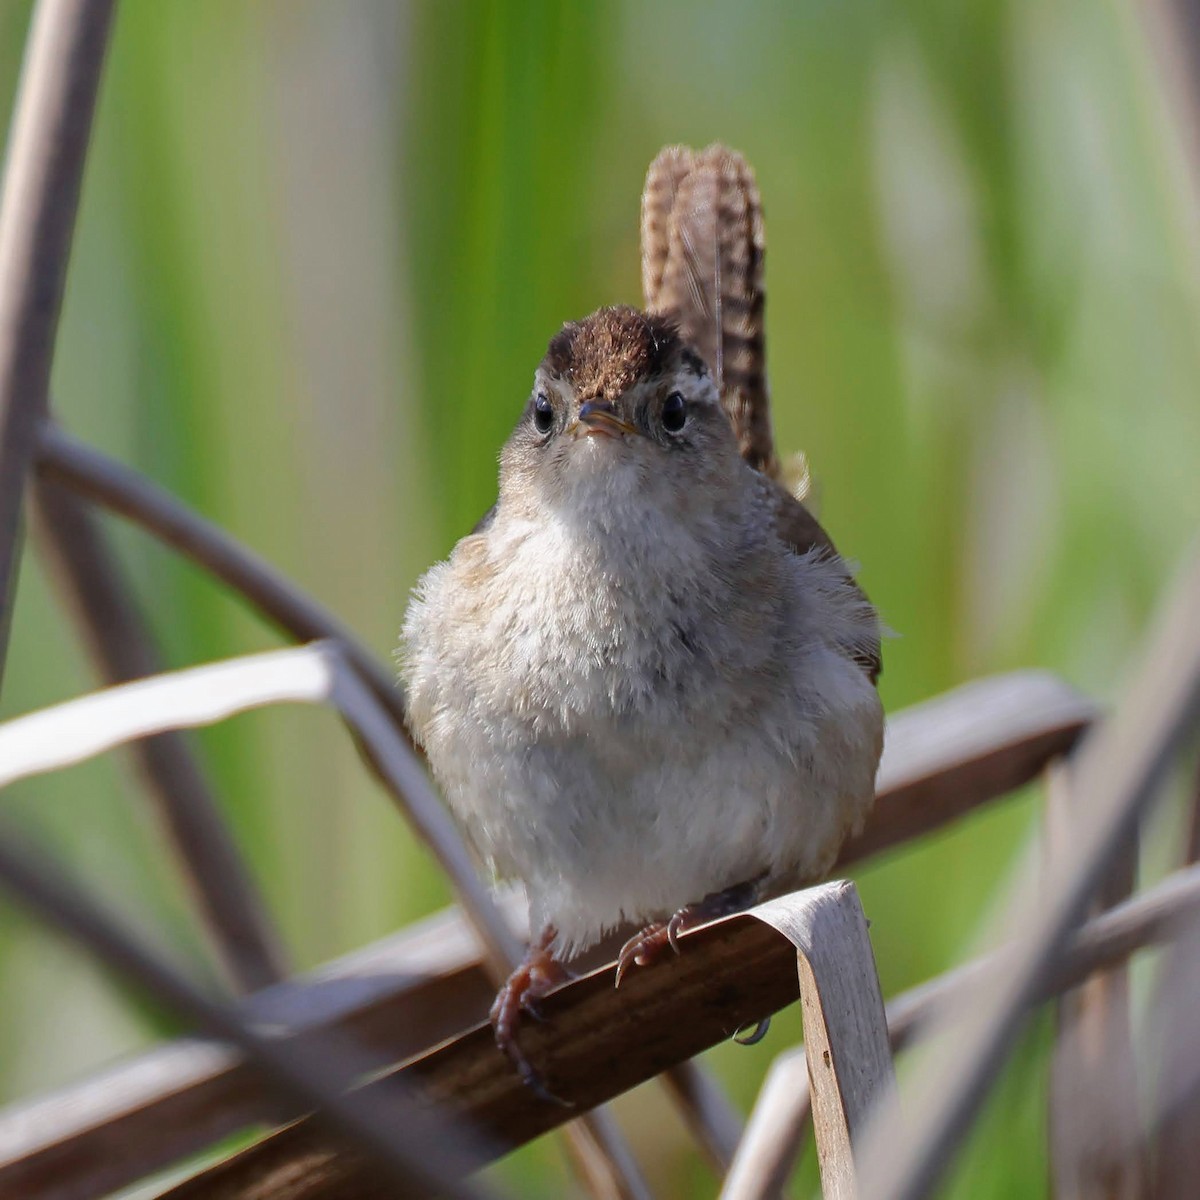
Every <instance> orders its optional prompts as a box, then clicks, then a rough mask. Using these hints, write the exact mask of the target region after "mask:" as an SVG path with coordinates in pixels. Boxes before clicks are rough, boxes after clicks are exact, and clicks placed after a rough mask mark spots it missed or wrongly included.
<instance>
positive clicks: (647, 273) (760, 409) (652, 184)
mask: <svg viewBox="0 0 1200 1200" xmlns="http://www.w3.org/2000/svg"><path fill="white" fill-rule="evenodd" d="M763 257H764V241H763V220H762V203H761V200H760V198H759V194H758V185H757V184H756V183H755V181H754V172H753V171H751V170H750V167H749V165H748V164H747V162H746V160H745V159H744V158H742V156H741V155H740V154H738V153H737V152H736V151H734V150H730V149H728V148H726V147H725V146H719V145H715V146H709V147H708V149H706V150H702V151H699V152H694V151H691V150H689V149H688V148H687V147H685V146H669V147H667V149H665V150H664V151H662V153H661V154H659V156H658V157H657V158H656V159H655V160H654V162H653V163H651V165H650V170H649V171H648V172H647V175H646V188H645V191H644V192H643V195H642V290H643V292H644V293H645V299H646V308H647V310H648V311H650V312H653V313H664V314H666V315H668V316H670V317H671V318H672V319H673V320H674V321H675V322H676V323H677V324H678V325H679V328H680V332H681V333H682V334H683V336H684V339H685V340H686V341H687V342H688V343H690V344H691V345H692V346H693V347H695V349H696V350H697V351H698V352H699V353H700V354H701V356H702V357H703V358H704V360H705V361H706V362H707V363H708V366H709V369H710V370H711V371H712V373H713V378H714V379H715V380H716V383H717V389H718V391H719V392H720V394H721V403H722V404H723V405H724V407H725V411H726V413H727V414H728V416H729V420H730V422H731V424H732V425H733V428H734V432H735V433H736V434H737V438H738V445H739V447H740V449H741V452H742V457H743V458H744V459H745V460H746V461H747V462H748V463H750V465H751V466H752V467H754V468H755V469H756V470H758V471H761V472H762V473H763V474H764V475H769V476H770V477H771V478H772V479H775V478H777V477H778V475H779V460H778V459H777V458H776V455H775V445H774V439H773V437H772V434H771V415H770V405H769V402H768V397H767V382H766V357H765V347H764V339H763V306H764V301H765V294H764V291H763Z"/></svg>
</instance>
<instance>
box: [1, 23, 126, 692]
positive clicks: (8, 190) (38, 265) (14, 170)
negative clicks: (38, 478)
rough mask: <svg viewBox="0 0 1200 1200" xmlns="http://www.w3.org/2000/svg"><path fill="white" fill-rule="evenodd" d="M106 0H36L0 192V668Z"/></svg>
mask: <svg viewBox="0 0 1200 1200" xmlns="http://www.w3.org/2000/svg"><path fill="white" fill-rule="evenodd" d="M112 9H113V5H112V0H40V3H39V4H38V5H37V8H36V9H35V11H34V14H33V22H32V25H31V27H30V33H29V40H28V42H27V44H26V50H25V62H24V66H23V67H22V71H21V82H20V85H19V88H18V91H17V100H16V106H15V109H14V115H13V123H12V130H11V133H10V135H9V144H8V165H7V168H6V170H5V173H4V188H3V193H2V195H0V679H2V678H3V673H4V660H5V655H6V651H7V648H8V631H9V626H10V624H11V621H12V605H13V599H14V596H15V593H16V577H17V567H18V564H19V560H20V532H21V508H22V503H23V497H24V492H25V483H26V477H27V476H28V474H29V470H30V468H31V466H32V464H33V460H34V456H35V453H36V449H37V435H38V429H39V427H40V425H41V422H42V420H43V418H44V416H45V414H46V410H47V407H48V404H49V399H48V397H49V387H50V364H51V361H52V359H53V357H54V338H55V334H56V332H57V329H58V315H59V311H60V309H61V307H62V297H63V288H64V286H65V283H66V277H67V260H68V258H69V256H70V252H71V235H72V232H73V230H74V228H75V213H76V209H77V208H78V205H79V189H80V183H81V180H82V178H83V163H84V158H85V157H86V154H87V146H88V139H89V136H90V134H91V128H92V114H93V112H94V110H95V105H96V93H97V90H98V89H99V86H100V73H101V68H102V66H103V63H104V51H105V47H106V45H107V43H108V30H109V24H110V22H111V19H112Z"/></svg>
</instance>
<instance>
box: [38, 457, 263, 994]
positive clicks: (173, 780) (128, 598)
mask: <svg viewBox="0 0 1200 1200" xmlns="http://www.w3.org/2000/svg"><path fill="white" fill-rule="evenodd" d="M35 498H36V504H35V508H34V512H35V516H36V518H37V519H38V526H39V532H40V533H41V535H42V536H41V538H40V539H39V540H40V542H41V544H42V547H43V549H44V551H45V553H46V556H47V557H48V559H49V561H50V565H51V569H52V571H53V573H54V574H55V575H56V576H57V578H58V579H59V581H60V585H61V586H60V592H61V594H62V595H63V596H64V599H65V601H66V603H67V605H68V607H69V609H70V611H71V615H72V616H73V617H74V620H75V623H76V625H77V626H78V628H79V630H80V633H81V635H82V637H83V639H84V641H85V642H86V643H87V646H88V649H89V651H90V652H91V655H92V658H93V659H94V661H95V662H96V664H97V666H98V669H99V672H100V675H101V677H102V678H103V679H104V681H105V682H106V683H110V684H112V683H125V682H127V681H128V680H131V679H139V678H142V677H144V676H148V675H153V674H155V673H156V672H158V671H159V670H161V669H162V664H161V663H160V662H159V660H158V654H157V651H156V649H155V647H154V644H153V640H152V636H151V633H150V630H149V628H148V627H147V624H146V621H145V618H144V617H143V616H142V613H141V612H140V611H139V609H138V607H137V604H136V603H135V601H134V600H133V597H132V594H131V591H130V588H129V584H128V581H127V580H126V578H125V577H124V575H123V573H122V571H121V565H120V563H119V562H118V561H117V559H116V556H115V555H114V554H113V553H112V551H111V549H110V547H109V545H108V543H107V542H106V541H105V538H104V533H103V531H102V530H101V529H100V527H99V525H98V524H97V521H96V518H95V517H94V516H93V514H92V513H91V511H90V510H89V509H88V507H87V506H86V504H85V503H84V501H83V500H81V499H80V498H79V497H78V496H76V495H75V494H74V493H72V492H69V491H67V490H66V489H64V488H63V487H61V486H60V485H58V484H55V483H51V482H49V481H47V480H41V481H39V482H38V484H37V485H36V487H35ZM131 753H132V755H133V759H134V762H135V763H136V765H137V768H138V771H139V773H140V775H141V776H142V779H143V781H144V783H145V786H146V790H147V792H148V793H149V795H150V798H151V801H152V804H153V808H154V811H155V813H156V814H157V815H158V817H159V820H160V822H161V824H162V826H163V829H164V831H165V833H166V836H167V840H168V843H169V844H170V846H171V847H172V848H173V850H174V852H175V857H176V860H177V862H178V863H179V865H180V867H181V869H182V873H183V878H184V880H185V881H186V883H187V885H188V887H189V890H190V892H191V894H192V897H193V900H194V901H195V903H196V905H197V908H198V910H199V912H200V915H201V917H202V918H203V925H204V929H205V931H206V933H207V934H208V936H209V939H210V941H211V942H212V944H213V946H214V948H215V949H216V951H217V954H218V956H219V958H220V960H221V962H222V964H223V965H224V968H225V971H226V974H227V975H228V976H229V977H230V979H231V980H232V981H233V983H234V984H235V986H236V987H237V988H238V990H240V991H244V992H252V991H255V990H257V989H258V988H262V987H266V986H267V985H268V984H271V983H275V982H276V981H278V980H279V979H281V978H283V976H284V975H285V974H286V971H285V969H284V956H283V950H282V945H281V943H280V941H279V938H278V935H277V933H276V932H275V930H274V929H272V927H271V923H270V920H269V919H268V917H267V913H266V908H265V906H264V904H263V900H262V896H261V894H260V893H259V891H258V888H257V887H256V886H255V884H254V881H253V879H252V878H251V876H250V872H249V870H248V868H247V866H246V863H245V861H244V859H243V858H242V856H241V854H240V852H239V851H238V848H237V844H236V843H235V842H234V840H233V837H232V836H231V834H230V831H229V828H228V826H227V825H226V823H225V820H224V818H223V817H222V815H221V811H220V808H219V806H218V804H217V801H216V799H215V797H214V796H213V794H212V791H211V789H210V788H209V785H208V781H207V780H206V779H205V777H204V772H203V770H202V769H201V766H200V763H199V761H198V759H197V758H196V755H195V754H194V752H193V750H192V747H191V745H190V744H189V743H188V741H187V739H186V738H185V736H184V735H183V734H181V733H178V732H176V731H170V732H167V733H163V734H159V735H158V736H157V737H153V738H146V739H143V740H141V741H139V742H136V743H135V744H134V745H133V746H132V747H131Z"/></svg>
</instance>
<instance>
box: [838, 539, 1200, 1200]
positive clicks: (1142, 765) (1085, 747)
mask: <svg viewBox="0 0 1200 1200" xmlns="http://www.w3.org/2000/svg"><path fill="white" fill-rule="evenodd" d="M1197 612H1200V556H1193V557H1192V558H1191V559H1190V560H1189V562H1188V563H1187V566H1186V570H1185V571H1184V573H1183V575H1182V577H1181V578H1180V580H1179V581H1178V582H1177V583H1176V585H1175V586H1174V587H1173V588H1172V590H1171V593H1170V596H1169V603H1168V606H1167V607H1166V609H1165V611H1164V612H1163V613H1161V614H1160V617H1159V619H1158V620H1157V621H1156V623H1155V627H1154V631H1153V635H1152V637H1151V638H1150V640H1149V646H1148V649H1147V650H1146V652H1145V654H1144V656H1143V658H1142V661H1141V664H1140V666H1139V669H1138V670H1137V672H1136V675H1135V677H1134V679H1133V681H1132V684H1131V685H1130V686H1129V688H1128V690H1127V691H1126V693H1125V695H1124V696H1123V698H1122V700H1121V703H1120V705H1119V706H1118V708H1117V711H1116V713H1115V714H1114V715H1113V716H1112V717H1111V718H1109V719H1108V720H1106V721H1105V722H1103V723H1102V724H1100V725H1098V726H1097V727H1095V728H1094V729H1093V730H1092V731H1091V732H1090V733H1089V734H1088V736H1087V737H1086V738H1085V739H1084V742H1083V743H1082V745H1081V746H1080V748H1079V750H1078V751H1077V753H1076V755H1075V757H1074V759H1073V761H1072V765H1071V771H1070V777H1069V780H1070V787H1071V789H1072V790H1073V791H1075V792H1077V793H1078V794H1079V795H1080V796H1083V797H1086V798H1087V801H1088V804H1087V813H1088V816H1087V819H1086V820H1085V821H1083V822H1081V828H1080V831H1079V836H1078V840H1077V843H1076V845H1075V846H1074V847H1073V849H1072V852H1071V853H1070V854H1069V855H1062V856H1060V857H1059V859H1058V861H1057V864H1056V868H1055V872H1054V875H1053V877H1052V878H1051V879H1050V880H1049V881H1048V884H1047V887H1046V888H1045V890H1044V894H1042V895H1040V896H1036V897H1035V896H1030V895H1029V894H1028V888H1027V887H1025V886H1019V887H1018V888H1017V889H1015V891H1014V894H1013V895H1012V897H1011V899H1010V903H1009V905H1008V910H1009V914H1010V922H1011V927H1012V928H1017V929H1022V930H1025V931H1027V932H1025V934H1024V936H1022V937H1021V938H1020V940H1019V941H1018V942H1017V944H1016V945H1015V946H1014V947H1013V949H1012V950H1011V951H1010V952H1007V953H1006V955H1005V969H1004V970H1003V971H1000V972H997V973H996V975H995V976H994V977H993V978H991V979H990V980H989V984H990V986H989V988H988V989H987V991H986V992H982V991H981V992H980V993H979V994H975V995H973V996H972V998H971V1000H970V1001H969V1002H967V1003H958V1004H956V1005H954V1006H953V1008H952V1009H948V1010H947V1013H946V1014H945V1015H946V1017H947V1018H948V1019H949V1020H951V1021H952V1022H953V1024H954V1025H955V1028H954V1032H953V1036H950V1037H948V1038H947V1039H946V1041H945V1043H944V1044H943V1045H942V1046H940V1047H938V1048H937V1049H938V1050H939V1051H940V1053H937V1054H934V1055H931V1056H930V1061H928V1062H926V1063H924V1064H922V1069H921V1070H920V1071H918V1072H917V1073H916V1077H915V1079H914V1085H915V1086H914V1092H913V1096H914V1099H913V1102H912V1105H911V1107H909V1108H908V1110H907V1116H906V1118H905V1119H902V1118H901V1117H900V1114H899V1112H898V1111H897V1109H896V1108H895V1106H891V1107H890V1108H889V1110H888V1111H887V1112H886V1113H885V1114H883V1117H882V1119H881V1120H880V1121H879V1122H878V1123H877V1128H876V1129H875V1130H874V1131H873V1132H871V1133H869V1136H868V1142H867V1146H866V1149H865V1152H864V1154H865V1157H864V1159H863V1170H862V1180H863V1189H864V1192H865V1193H866V1194H867V1195H870V1196H879V1197H881V1198H882V1200H916V1198H917V1197H918V1196H922V1195H925V1194H926V1193H927V1192H928V1191H929V1190H930V1189H931V1188H932V1187H933V1186H934V1184H935V1183H936V1181H937V1179H938V1177H939V1176H940V1174H941V1173H942V1171H943V1170H944V1169H945V1167H946V1166H947V1164H948V1162H949V1160H950V1157H951V1154H952V1153H953V1150H954V1148H955V1146H956V1145H957V1144H958V1141H959V1139H960V1138H961V1137H962V1135H963V1133H964V1132H965V1131H966V1129H967V1128H968V1127H969V1125H970V1123H971V1121H972V1120H973V1119H974V1116H975V1114H976V1112H977V1111H978V1109H979V1106H980V1104H981V1103H982V1101H983V1098H984V1096H985V1095H986V1094H987V1091H988V1086H989V1083H990V1081H991V1080H992V1079H994V1077H995V1075H996V1071H997V1068H998V1067H999V1065H1000V1063H1001V1062H1002V1061H1003V1059H1004V1056H1005V1052H1006V1049H1007V1047H1008V1046H1010V1045H1011V1044H1012V1040H1013V1035H1014V1034H1015V1033H1016V1030H1017V1028H1018V1027H1019V1025H1020V1022H1021V1020H1022V1018H1023V1016H1024V1013H1025V1012H1026V1010H1027V1009H1028V1006H1029V1004H1030V1003H1031V1001H1032V1000H1033V998H1034V997H1035V996H1036V995H1037V993H1038V990H1039V988H1040V987H1041V986H1042V985H1043V983H1044V980H1045V979H1046V978H1047V977H1048V975H1049V973H1050V972H1051V970H1052V968H1053V965H1054V959H1055V957H1056V956H1057V955H1058V953H1059V952H1060V950H1061V948H1062V946H1063V943H1064V942H1065V941H1066V939H1067V937H1068V935H1069V934H1070V931H1071V929H1072V928H1073V927H1074V926H1075V925H1077V924H1078V922H1079V920H1080V918H1081V917H1082V915H1083V912H1084V910H1085V909H1086V906H1087V904H1088V902H1089V901H1090V900H1091V898H1092V896H1093V895H1094V894H1095V890H1096V888H1097V887H1098V886H1099V884H1100V882H1101V881H1102V880H1103V878H1104V877H1105V875H1106V873H1107V872H1108V871H1109V870H1110V869H1111V865H1112V861H1113V857H1114V855H1115V854H1116V852H1117V850H1118V849H1119V847H1120V845H1121V843H1122V842H1123V841H1124V839H1126V838H1127V837H1129V836H1130V834H1131V833H1132V832H1133V830H1134V828H1135V827H1136V825H1137V822H1138V819H1139V817H1140V816H1141V814H1142V812H1143V811H1144V810H1145V808H1146V807H1147V805H1148V803H1149V801H1150V799H1151V797H1152V796H1153V795H1154V792H1155V789H1156V787H1157V785H1158V783H1159V782H1160V780H1161V778H1162V776H1163V773H1164V771H1165V770H1166V768H1167V766H1168V764H1169V763H1170V761H1171V759H1172V757H1173V756H1174V754H1175V753H1176V751H1177V750H1178V749H1179V747H1180V745H1181V744H1182V742H1183V740H1184V739H1185V738H1186V737H1187V736H1188V735H1189V734H1190V733H1191V732H1192V731H1193V730H1194V729H1195V727H1196V722H1197V719H1198V718H1200V622H1197V621H1196V613H1197ZM1026 882H1027V881H1026V880H1022V885H1024V884H1025V883H1026Z"/></svg>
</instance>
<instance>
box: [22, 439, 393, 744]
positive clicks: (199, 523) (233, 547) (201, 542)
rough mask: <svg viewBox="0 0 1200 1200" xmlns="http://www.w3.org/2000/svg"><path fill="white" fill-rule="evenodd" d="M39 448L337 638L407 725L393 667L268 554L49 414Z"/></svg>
mask: <svg viewBox="0 0 1200 1200" xmlns="http://www.w3.org/2000/svg"><path fill="white" fill-rule="evenodd" d="M38 455H39V469H40V471H41V473H42V474H44V475H46V476H47V477H49V478H51V479H54V480H57V481H58V482H61V483H62V484H64V485H65V486H67V487H69V488H70V489H71V490H72V491H75V492H78V493H80V494H81V495H84V496H86V497H87V498H88V499H89V500H92V501H93V502H95V503H96V504H99V505H102V506H103V507H105V508H108V509H111V510H112V511H113V512H116V513H119V514H120V515H121V516H123V517H126V518H127V519H128V520H130V521H132V522H133V523H134V524H135V525H140V526H141V527H142V528H143V529H145V530H146V531H147V532H148V533H151V534H152V535H153V536H155V537H157V538H158V539H159V540H160V541H163V542H165V543H166V544H167V545H168V546H171V547H172V548H173V549H175V550H177V551H178V552H179V553H180V554H182V555H183V556H184V557H185V558H189V559H191V560H192V561H193V562H195V563H197V564H198V565H199V566H201V567H203V568H204V569H205V570H206V571H208V572H209V573H210V574H212V575H214V576H215V577H216V578H217V579H220V580H221V581H222V582H223V583H224V584H226V585H227V586H228V587H230V588H231V589H232V590H233V591H235V592H237V593H238V594H239V595H240V596H242V597H243V598H244V599H245V600H246V601H247V602H248V603H249V604H251V605H252V606H253V607H254V608H255V609H256V610H257V611H258V612H259V613H260V614H261V615H262V616H264V617H265V618H266V619H267V620H268V621H270V622H271V623H272V624H274V625H276V626H277V627H278V628H279V629H281V630H283V631H284V632H285V633H286V634H288V635H289V636H290V637H292V638H294V639H295V640H296V641H300V642H309V641H317V640H321V639H331V640H333V641H336V642H338V643H339V644H340V645H341V647H342V650H343V652H344V653H345V655H346V657H347V658H348V659H349V660H350V661H351V662H352V663H353V664H354V666H355V668H356V669H357V670H358V672H359V674H361V675H362V677H363V678H364V679H365V680H366V681H367V683H368V684H369V685H370V688H371V691H372V692H374V693H375V696H376V698H377V699H378V701H379V702H380V703H381V704H382V705H383V707H384V708H385V709H387V711H388V713H389V714H390V716H391V718H392V720H393V722H394V723H395V725H396V727H397V728H398V729H400V730H401V731H403V729H404V698H403V696H402V695H401V694H400V691H399V688H398V687H397V685H396V682H395V680H394V679H393V677H392V675H391V674H390V672H388V671H386V670H384V669H383V667H381V666H380V664H379V662H378V661H377V660H376V659H375V657H374V656H373V655H371V654H370V653H369V652H368V651H367V650H366V649H365V647H363V645H362V644H361V643H360V642H359V641H358V640H357V639H356V638H355V636H354V635H353V634H352V633H351V632H350V630H349V629H348V628H346V626H345V625H343V624H342V623H341V622H340V621H339V620H338V619H337V618H336V617H335V616H334V615H333V614H332V613H331V612H329V611H328V610H327V609H325V608H323V607H322V606H321V605H320V604H318V603H317V602H316V601H315V600H313V599H312V598H311V597H309V596H306V595H305V594H304V592H302V591H301V590H300V589H299V588H298V587H296V586H295V585H294V584H293V583H292V582H291V581H290V580H288V579H287V578H285V577H284V576H283V575H282V574H280V573H279V572H278V571H277V570H276V569H275V568H274V567H272V566H271V565H270V563H268V562H267V561H266V560H265V559H263V558H261V557H259V555H257V554H255V553H254V551H252V550H249V549H247V547H245V546H243V545H242V544H241V543H240V542H238V541H237V540H236V539H234V538H232V537H230V536H229V534H227V533H226V532H225V531H224V530H223V529H221V528H220V526H218V525H215V524H214V523H213V522H211V521H208V520H206V519H205V518H204V517H202V516H200V515H199V513H196V512H193V511H192V510H191V509H190V508H188V507H187V505H186V504H184V503H182V502H181V501H180V500H178V499H176V498H175V497H174V496H172V495H171V493H170V492H168V491H167V490H166V489H165V488H161V487H159V486H158V485H157V484H155V483H152V482H151V481H150V480H148V479H146V478H145V476H143V475H140V474H139V473H138V472H137V471H134V470H131V469H130V468H129V467H126V466H124V465H123V464H122V463H119V462H117V461H116V460H115V459H112V458H109V457H108V456H107V455H105V454H102V453H101V452H100V451H98V450H93V449H92V448H91V447H90V446H86V445H84V443H82V442H79V441H77V440H76V439H74V438H72V437H70V436H69V435H68V434H66V433H64V432H63V431H62V430H61V429H60V428H59V427H58V426H57V425H55V424H53V423H52V422H46V423H44V424H43V426H42V429H41V436H40V442H39V446H38Z"/></svg>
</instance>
